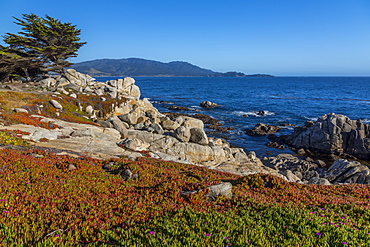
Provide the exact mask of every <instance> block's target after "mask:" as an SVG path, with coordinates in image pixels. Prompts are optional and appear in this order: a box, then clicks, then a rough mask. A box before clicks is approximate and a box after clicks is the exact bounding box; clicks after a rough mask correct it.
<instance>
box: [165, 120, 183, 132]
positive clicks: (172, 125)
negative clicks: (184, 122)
mask: <svg viewBox="0 0 370 247" xmlns="http://www.w3.org/2000/svg"><path fill="white" fill-rule="evenodd" d="M162 127H163V129H165V130H175V129H177V128H178V127H180V124H179V123H177V122H175V121H172V120H170V119H167V120H165V121H163V122H162Z"/></svg>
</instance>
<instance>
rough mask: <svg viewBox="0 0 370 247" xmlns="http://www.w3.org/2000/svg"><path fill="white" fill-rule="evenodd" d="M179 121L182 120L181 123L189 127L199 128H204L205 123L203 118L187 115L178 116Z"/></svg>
mask: <svg viewBox="0 0 370 247" xmlns="http://www.w3.org/2000/svg"><path fill="white" fill-rule="evenodd" d="M176 119H177V121H182V123H181V125H183V126H185V127H189V128H191V129H192V128H199V129H204V123H203V121H202V120H199V119H196V118H192V117H185V116H181V117H178V118H176Z"/></svg>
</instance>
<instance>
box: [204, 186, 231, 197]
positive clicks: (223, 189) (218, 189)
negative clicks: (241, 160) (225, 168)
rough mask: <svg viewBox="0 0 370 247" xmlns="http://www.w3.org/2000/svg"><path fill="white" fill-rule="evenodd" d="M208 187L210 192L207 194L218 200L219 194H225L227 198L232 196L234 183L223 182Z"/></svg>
mask: <svg viewBox="0 0 370 247" xmlns="http://www.w3.org/2000/svg"><path fill="white" fill-rule="evenodd" d="M208 188H209V190H210V192H209V193H208V194H207V195H206V196H207V197H209V199H210V200H212V201H214V200H216V198H217V197H219V196H225V197H227V198H231V197H232V196H233V192H232V188H233V185H232V184H231V183H230V182H221V183H219V184H216V185H212V186H209V187H208Z"/></svg>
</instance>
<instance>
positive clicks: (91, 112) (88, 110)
mask: <svg viewBox="0 0 370 247" xmlns="http://www.w3.org/2000/svg"><path fill="white" fill-rule="evenodd" d="M85 112H86V113H87V114H89V115H92V114H93V113H94V108H93V107H92V106H91V105H89V106H87V107H86V109H85Z"/></svg>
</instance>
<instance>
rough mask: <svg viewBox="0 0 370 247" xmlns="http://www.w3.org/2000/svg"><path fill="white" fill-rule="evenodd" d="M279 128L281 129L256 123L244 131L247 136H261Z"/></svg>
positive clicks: (274, 131)
mask: <svg viewBox="0 0 370 247" xmlns="http://www.w3.org/2000/svg"><path fill="white" fill-rule="evenodd" d="M279 130H281V128H280V127H278V126H273V125H268V124H263V123H258V124H257V125H256V126H254V127H253V129H247V130H246V132H245V133H246V134H247V135H249V136H263V135H269V134H272V133H276V132H278V131H279Z"/></svg>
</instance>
